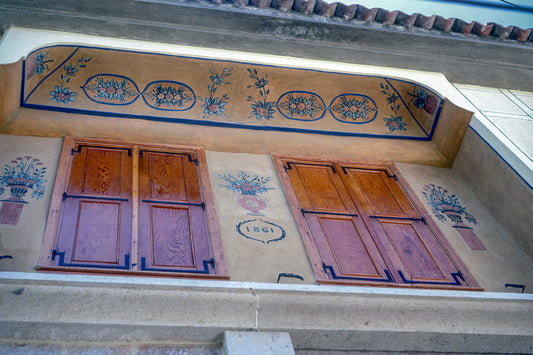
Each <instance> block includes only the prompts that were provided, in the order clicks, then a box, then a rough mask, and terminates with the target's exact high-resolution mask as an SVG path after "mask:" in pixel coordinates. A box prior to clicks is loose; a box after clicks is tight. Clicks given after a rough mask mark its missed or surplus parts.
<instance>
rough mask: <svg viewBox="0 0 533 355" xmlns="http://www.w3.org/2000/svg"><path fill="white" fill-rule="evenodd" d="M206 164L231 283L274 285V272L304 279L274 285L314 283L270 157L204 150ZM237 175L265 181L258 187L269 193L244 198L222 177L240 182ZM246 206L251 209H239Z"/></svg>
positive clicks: (294, 279) (283, 280) (275, 275)
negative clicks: (253, 282) (250, 282)
mask: <svg viewBox="0 0 533 355" xmlns="http://www.w3.org/2000/svg"><path fill="white" fill-rule="evenodd" d="M207 160H208V165H209V174H210V179H211V186H212V187H213V194H214V197H215V204H216V208H217V216H218V223H219V227H220V233H221V238H222V244H223V247H224V255H225V259H226V266H227V268H228V271H229V274H230V276H231V280H234V281H255V282H276V281H277V278H278V274H280V273H287V274H296V275H299V276H302V277H303V279H304V281H300V280H299V279H296V278H290V277H282V278H281V279H280V282H290V283H306V284H314V283H315V276H314V274H313V271H312V270H311V265H310V264H309V260H308V258H307V254H306V252H305V249H304V246H303V242H302V238H301V237H300V233H299V231H298V227H297V226H296V223H295V221H294V218H293V217H292V212H291V210H290V208H289V205H288V203H287V199H286V198H285V193H284V191H283V187H282V185H281V182H280V181H279V178H278V176H277V173H276V170H275V168H274V165H273V163H272V160H271V158H270V155H266V154H264V155H255V154H235V153H221V152H209V151H208V152H207ZM242 172H244V173H246V174H247V175H248V176H249V177H248V178H245V179H246V180H251V179H253V178H254V177H257V179H261V178H263V179H268V181H267V182H266V183H265V184H264V186H265V187H266V188H267V189H269V190H266V191H265V192H263V193H257V194H256V195H248V194H243V193H242V192H241V191H231V190H230V189H228V188H227V187H226V186H227V185H228V183H227V181H228V180H227V179H224V178H222V176H224V175H225V176H226V177H227V176H228V174H230V175H231V176H233V177H235V178H237V179H238V180H241V179H242V177H243V175H239V173H242ZM237 190H240V189H237ZM256 198H258V200H256ZM261 202H262V203H261ZM247 204H248V205H251V207H250V208H251V209H252V210H250V209H246V208H245V207H244V206H247ZM254 206H255V207H258V208H257V209H255V208H254ZM261 207H264V208H261ZM259 208H261V209H259ZM247 221H248V222H247ZM276 226H277V227H279V228H276ZM256 228H258V229H256ZM263 228H265V229H264V231H263ZM280 228H281V229H282V230H283V232H282V233H285V234H284V235H283V234H280ZM281 237H283V238H282V239H279V240H276V239H278V238H281Z"/></svg>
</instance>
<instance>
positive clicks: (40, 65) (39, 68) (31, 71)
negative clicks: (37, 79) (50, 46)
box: [26, 52, 54, 79]
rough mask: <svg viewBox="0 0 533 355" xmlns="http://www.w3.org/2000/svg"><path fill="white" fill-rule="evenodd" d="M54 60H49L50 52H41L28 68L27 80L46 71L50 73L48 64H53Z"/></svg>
mask: <svg viewBox="0 0 533 355" xmlns="http://www.w3.org/2000/svg"><path fill="white" fill-rule="evenodd" d="M53 61H54V60H53V59H48V52H39V53H37V55H36V56H35V58H33V62H32V63H31V64H30V66H29V67H28V74H27V75H26V78H27V79H29V78H31V77H32V76H33V75H40V74H42V73H44V72H45V70H46V71H50V68H49V67H48V63H50V62H53Z"/></svg>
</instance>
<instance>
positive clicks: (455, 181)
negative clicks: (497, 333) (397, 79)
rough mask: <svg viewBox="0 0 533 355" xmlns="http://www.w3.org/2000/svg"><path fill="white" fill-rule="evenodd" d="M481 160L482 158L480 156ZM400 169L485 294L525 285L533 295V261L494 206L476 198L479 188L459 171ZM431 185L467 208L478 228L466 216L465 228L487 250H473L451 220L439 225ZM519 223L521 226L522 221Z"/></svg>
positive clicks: (420, 166)
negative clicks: (495, 213)
mask: <svg viewBox="0 0 533 355" xmlns="http://www.w3.org/2000/svg"><path fill="white" fill-rule="evenodd" d="M477 158H480V159H481V158H482V157H480V156H477ZM483 159H485V157H483ZM397 165H398V167H399V168H400V171H401V172H402V175H403V176H404V178H406V180H407V181H408V182H409V185H410V186H411V188H412V189H413V190H414V191H415V193H416V195H417V197H418V198H419V199H420V200H421V201H422V203H423V205H424V206H425V207H426V208H427V210H428V213H429V214H430V215H431V217H432V218H433V219H434V220H435V222H436V223H437V224H438V226H439V227H440V229H441V231H442V232H443V233H444V234H445V236H446V238H447V239H448V241H449V242H450V244H451V245H452V247H453V249H454V250H455V251H456V252H457V254H458V255H459V257H460V258H461V260H462V261H463V262H464V263H465V265H466V267H467V268H468V269H469V271H470V272H471V273H472V275H473V276H474V278H475V279H476V281H477V282H478V283H479V284H480V286H481V287H483V288H484V289H485V291H494V292H519V291H520V289H517V288H505V284H507V283H509V284H520V285H525V286H526V292H533V260H532V259H531V257H530V256H529V255H528V254H527V253H526V252H525V251H524V250H523V248H521V246H520V245H519V244H518V243H517V241H516V240H515V239H514V238H513V237H512V233H511V232H510V231H509V230H508V229H507V228H506V227H505V226H504V225H502V224H500V223H498V221H497V220H496V219H495V218H494V216H493V215H492V214H491V211H490V206H487V205H485V204H484V203H483V201H482V200H481V199H480V198H478V197H477V196H476V188H474V187H472V185H470V184H469V183H468V182H467V181H465V180H463V179H462V178H461V176H459V174H457V171H456V170H455V169H445V168H435V167H429V166H422V165H413V164H402V163H398V164H397ZM475 168H476V167H475V165H472V166H471V167H470V169H475ZM429 184H433V185H435V188H437V189H438V187H439V186H440V187H441V188H442V189H443V190H446V194H447V195H448V196H451V195H455V197H456V198H457V199H458V202H459V204H460V206H461V207H464V208H465V212H466V213H469V214H470V215H472V216H473V217H474V218H475V220H476V222H477V224H475V223H471V222H468V221H467V220H466V218H465V215H464V214H462V217H461V218H462V220H463V223H462V224H463V225H464V226H467V227H471V228H472V231H473V232H474V233H475V235H476V236H477V237H478V238H479V240H480V241H481V243H482V244H483V246H484V247H485V248H486V250H472V249H471V248H470V247H469V245H468V244H467V242H466V241H465V239H464V238H463V237H462V236H461V234H460V232H459V231H460V228H454V225H456V223H454V222H453V221H451V220H450V219H449V218H448V217H446V218H445V220H444V221H439V219H438V218H437V217H436V216H435V213H433V212H432V206H431V205H430V204H429V203H428V201H427V199H426V197H425V196H424V194H423V192H424V191H427V190H428V188H426V189H424V187H425V186H427V185H429ZM429 188H431V187H429ZM522 198H523V197H522ZM522 198H517V200H521V199H522ZM530 201H531V200H530ZM440 214H441V215H444V214H443V213H440ZM515 221H516V222H517V223H519V221H518V220H515ZM463 229H464V228H463Z"/></svg>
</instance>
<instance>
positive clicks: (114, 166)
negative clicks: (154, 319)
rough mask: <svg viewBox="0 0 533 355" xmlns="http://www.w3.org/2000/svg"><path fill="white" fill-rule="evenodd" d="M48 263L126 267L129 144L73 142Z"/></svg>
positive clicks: (129, 182) (128, 209) (129, 170)
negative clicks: (69, 168)
mask: <svg viewBox="0 0 533 355" xmlns="http://www.w3.org/2000/svg"><path fill="white" fill-rule="evenodd" d="M71 154H72V155H73V159H72V167H71V170H70V176H69V181H68V186H67V189H66V191H65V192H64V194H63V206H62V216H61V221H60V225H59V228H58V235H57V239H56V245H55V249H54V251H53V256H52V259H53V265H55V266H75V267H98V268H117V269H129V267H130V261H129V256H130V248H131V245H130V244H131V176H132V174H131V169H132V166H131V157H130V155H131V150H130V149H126V148H120V147H116V148H115V147H102V146H84V145H76V146H75V149H72V153H71Z"/></svg>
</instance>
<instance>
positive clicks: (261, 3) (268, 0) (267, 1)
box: [250, 0, 272, 9]
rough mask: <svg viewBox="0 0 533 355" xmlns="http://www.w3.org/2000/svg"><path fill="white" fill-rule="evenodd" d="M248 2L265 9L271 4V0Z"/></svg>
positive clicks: (252, 0) (251, 0)
mask: <svg viewBox="0 0 533 355" xmlns="http://www.w3.org/2000/svg"><path fill="white" fill-rule="evenodd" d="M250 4H252V5H255V6H257V7H258V8H260V9H266V8H267V7H270V5H272V0H250Z"/></svg>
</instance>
